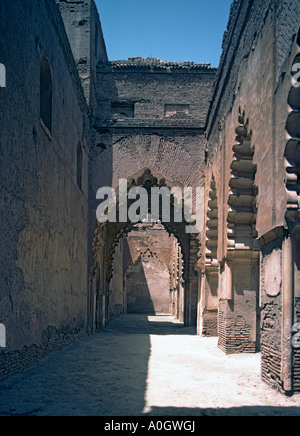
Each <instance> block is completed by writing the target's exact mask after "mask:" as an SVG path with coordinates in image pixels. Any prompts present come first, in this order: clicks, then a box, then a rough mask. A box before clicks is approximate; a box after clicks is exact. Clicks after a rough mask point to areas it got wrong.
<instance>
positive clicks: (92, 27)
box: [56, 0, 107, 110]
mask: <svg viewBox="0 0 300 436" xmlns="http://www.w3.org/2000/svg"><path fill="white" fill-rule="evenodd" d="M56 3H57V5H58V7H59V10H60V13H61V16H62V18H63V21H64V24H65V28H66V32H67V35H68V39H69V42H70V45H71V49H72V53H73V56H74V59H75V62H76V66H77V70H78V73H79V76H80V78H81V81H82V86H83V89H84V93H85V96H86V99H87V101H88V103H89V105H90V108H91V109H92V110H95V109H96V103H97V102H96V92H95V86H96V65H97V63H98V62H105V61H107V53H106V47H105V42H104V38H103V32H102V28H101V23H100V19H99V15H98V10H97V6H96V4H95V2H94V0H85V1H82V0H75V1H74V0H56Z"/></svg>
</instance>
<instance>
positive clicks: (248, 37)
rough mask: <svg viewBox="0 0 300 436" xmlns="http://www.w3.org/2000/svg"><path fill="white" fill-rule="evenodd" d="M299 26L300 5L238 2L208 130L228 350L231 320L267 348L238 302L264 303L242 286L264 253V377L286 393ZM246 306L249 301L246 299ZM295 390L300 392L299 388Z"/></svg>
mask: <svg viewBox="0 0 300 436" xmlns="http://www.w3.org/2000/svg"><path fill="white" fill-rule="evenodd" d="M299 22H300V4H299V2H298V1H294V0H288V1H273V0H264V1H261V0H259V1H258V0H248V1H234V2H233V4H232V8H231V15H230V20H229V24H228V28H227V30H226V32H225V35H224V41H223V55H222V58H221V63H220V68H219V70H218V75H217V80H216V82H215V87H214V91H213V99H212V104H211V107H210V111H209V115H208V126H207V142H208V161H209V164H210V165H209V168H208V171H207V173H206V174H207V180H206V186H207V191H208V189H209V186H210V184H211V180H212V177H213V176H214V178H215V183H216V191H217V194H218V211H219V212H218V248H217V251H218V256H217V259H218V261H219V263H220V264H221V268H222V266H223V265H224V263H225V273H224V272H223V273H222V274H220V284H219V289H220V298H221V302H220V306H221V310H220V313H219V320H220V322H219V330H220V344H224V343H226V337H227V338H230V337H231V336H232V335H234V333H233V330H232V328H233V327H232V325H231V326H229V324H230V323H229V320H230V317H232V319H233V324H234V326H237V325H238V324H237V323H238V321H239V319H240V316H242V317H243V324H245V326H249V327H250V330H252V332H253V333H254V332H255V330H257V342H256V343H259V331H258V330H259V329H258V328H257V327H258V326H259V323H258V322H257V324H256V323H255V320H254V319H255V318H254V314H255V313H256V311H257V308H258V307H257V305H255V304H254V298H253V305H252V307H251V310H248V314H247V313H245V314H244V315H242V313H241V311H242V309H241V306H240V307H239V306H237V305H236V302H237V301H238V300H239V293H240V294H242V293H243V290H247V292H249V291H251V295H252V296H253V295H255V294H257V295H258V287H256V289H255V286H253V287H252V289H251V290H250V289H249V287H248V286H246V285H244V284H243V281H244V280H245V277H246V276H247V275H249V274H250V275H249V277H248V279H249V280H252V282H253V285H255V275H257V271H258V253H259V248H261V252H262V255H261V268H260V271H261V272H260V279H259V281H260V289H261V295H260V308H261V329H262V330H261V339H260V343H261V348H262V374H263V378H264V379H265V380H267V381H268V382H269V383H271V384H273V385H276V386H278V387H279V388H280V389H281V388H282V389H284V390H285V391H287V392H289V391H291V390H292V389H293V387H291V384H292V383H291V380H292V371H293V362H292V358H291V356H292V345H291V327H292V324H293V322H294V321H295V316H292V313H293V312H294V310H293V306H294V307H295V293H297V285H295V286H294V285H293V284H292V283H297V280H295V277H297V274H298V275H299V273H298V272H299V264H297V262H295V261H293V260H292V257H293V256H292V254H291V249H290V248H287V249H283V245H286V246H289V242H288V241H287V243H286V242H285V241H286V238H289V237H290V238H291V237H292V236H291V235H289V234H288V233H285V230H284V226H285V225H286V212H287V204H288V201H290V200H288V199H289V198H291V194H290V193H288V190H287V188H288V185H287V184H286V180H287V172H286V166H285V158H284V155H285V153H286V151H285V147H286V144H287V140H288V139H287V131H286V126H287V118H288V114H289V112H290V110H291V109H290V108H289V106H288V96H289V93H290V89H291V69H292V65H293V62H294V60H295V56H296V55H297V53H299V47H297V44H296V40H297V32H298V30H299ZM298 40H299V37H298ZM293 136H294V135H293ZM291 179H292V176H291ZM295 183H296V182H295ZM290 188H291V186H290ZM293 190H294V191H296V188H295V187H294V188H293ZM295 194H296V193H295ZM295 197H297V195H294V197H293V198H294V200H293V207H294V208H295V207H296V208H297V205H296V204H295ZM298 206H299V205H298ZM243 213H244V216H243ZM247 222H248V224H247V225H248V230H247V231H246V223H247ZM233 223H235V224H234V225H233ZM291 231H292V230H291ZM204 238H205V235H203V242H204V243H205V239H204ZM251 240H252V241H251ZM258 241H259V243H260V245H259V246H258V244H257V242H258ZM238 250H242V251H240V254H242V253H244V254H242V256H245V257H246V256H247V254H246V253H248V256H249V264H250V263H251V262H254V266H255V268H254V269H253V271H252V272H250V271H248V272H247V271H246V270H245V269H243V270H241V269H240V272H239V273H238V270H237V268H238V257H239V254H238V253H239V251H238ZM255 258H257V261H254V259H255ZM251 259H252V260H251ZM255 271H256V272H255ZM243 274H245V277H244V278H243ZM292 275H293V277H294V279H292ZM251 277H252V279H251ZM248 279H247V280H248ZM291 287H292V288H291ZM291 291H292V292H291ZM290 292H291V293H290ZM243 298H244V301H246V300H245V298H246V299H247V301H249V299H248V297H247V295H246V294H245V295H244V297H243ZM251 298H252V297H251ZM230 305H231V310H229V307H228V306H230ZM249 309H250V307H249ZM228 313H229V315H230V316H228V315H227V314H228ZM222 314H223V315H224V316H222ZM251 317H252V320H251V319H250V318H251ZM228 323H229V324H228ZM255 324H256V326H255ZM227 326H228V330H227V334H226V328H227ZM240 328H241V327H240V326H239V327H238V329H237V332H236V334H237V333H238V331H239V330H240ZM251 336H252V333H251ZM224 338H225V339H224ZM243 340H245V339H243ZM247 342H248V340H246V343H247ZM294 354H295V353H294ZM296 355H297V353H296ZM296 373H297V370H296V371H295V374H296ZM294 385H295V386H294V390H295V388H296V387H297V382H295V383H294Z"/></svg>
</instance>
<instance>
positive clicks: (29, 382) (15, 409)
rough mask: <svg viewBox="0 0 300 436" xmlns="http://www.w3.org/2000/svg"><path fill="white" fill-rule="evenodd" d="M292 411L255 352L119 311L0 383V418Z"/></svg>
mask: <svg viewBox="0 0 300 436" xmlns="http://www.w3.org/2000/svg"><path fill="white" fill-rule="evenodd" d="M7 415H10V416H11V415H18V416H19V415H26V416H32V415H33V416H82V415H83V416H91V415H92V416H95V415H96V416H143V415H146V416H147V415H148V416H149V415H150V416H211V415H212V416H217V415H218V416H224V415H225V416H227V415H228V416H229V415H231V416H232V415H233V416H241V415H242V416H243V415H250V416H253V415H262V416H300V395H296V396H294V397H292V398H287V397H285V396H284V395H282V394H280V393H278V392H276V391H274V390H272V389H271V388H269V387H268V386H267V385H266V384H265V383H264V382H262V381H261V379H260V355H259V354H256V355H249V354H248V355H235V356H225V355H224V354H223V353H222V352H221V351H220V350H219V349H218V348H217V339H215V338H200V337H198V336H196V335H195V332H194V330H193V329H187V328H184V327H183V325H182V324H179V323H177V322H174V321H173V319H172V318H171V317H166V316H158V317H147V316H143V315H132V316H125V317H123V318H119V319H117V320H115V321H113V322H112V323H111V324H110V326H109V327H108V328H106V329H103V330H101V331H100V332H98V333H97V334H96V335H94V336H90V337H87V338H84V339H82V340H80V341H78V342H76V343H75V344H73V345H72V346H70V347H68V348H67V349H65V350H63V351H61V352H59V353H56V354H53V355H51V356H50V357H48V358H46V359H44V360H43V361H42V362H40V363H38V364H37V365H35V366H34V367H32V368H30V369H28V370H27V371H25V372H24V373H22V374H20V375H17V376H14V377H11V378H10V379H8V380H6V381H5V382H3V383H1V384H0V416H7Z"/></svg>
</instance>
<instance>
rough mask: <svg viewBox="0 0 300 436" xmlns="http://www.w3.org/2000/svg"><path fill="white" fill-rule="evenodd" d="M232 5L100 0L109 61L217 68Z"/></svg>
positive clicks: (220, 0) (226, 0)
mask: <svg viewBox="0 0 300 436" xmlns="http://www.w3.org/2000/svg"><path fill="white" fill-rule="evenodd" d="M231 2H232V0H96V4H97V6H98V10H99V13H100V19H101V22H102V27H103V32H104V37H105V41H106V46H107V51H108V56H109V59H110V60H114V59H127V58H129V57H134V56H142V57H157V58H160V59H162V60H168V61H177V62H183V61H194V62H197V63H199V62H207V63H210V64H212V66H215V67H217V66H218V64H219V59H220V55H221V47H222V39H223V34H224V31H225V29H226V26H227V22H228V18H229V11H230V5H231Z"/></svg>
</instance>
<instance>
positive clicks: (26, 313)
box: [0, 0, 89, 379]
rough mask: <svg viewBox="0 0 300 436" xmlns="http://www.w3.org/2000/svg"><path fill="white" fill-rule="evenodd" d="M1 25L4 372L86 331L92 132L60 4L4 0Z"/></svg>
mask: <svg viewBox="0 0 300 436" xmlns="http://www.w3.org/2000/svg"><path fill="white" fill-rule="evenodd" d="M0 28H1V43H0V58H1V62H2V63H3V64H5V65H6V68H7V87H6V88H1V89H0V123H1V140H0V141H1V142H0V146H1V158H0V173H1V197H0V203H1V205H0V209H1V227H0V239H1V247H2V248H1V254H0V256H1V259H0V275H1V277H0V286H1V291H0V322H1V323H3V324H4V325H5V326H6V332H7V348H6V349H2V350H1V351H0V362H1V364H0V367H1V370H0V378H1V379H2V378H3V377H5V376H7V375H10V374H11V373H14V372H16V371H18V370H21V369H23V368H24V367H26V366H28V365H29V364H32V363H34V362H35V361H36V360H37V359H38V358H41V357H43V356H45V355H47V354H48V353H49V352H51V351H53V350H56V349H58V348H59V347H60V346H62V345H63V344H67V343H70V342H71V341H72V340H74V339H75V338H77V337H78V336H80V335H82V334H83V333H84V331H85V326H86V314H87V307H86V301H87V264H86V258H87V244H86V239H87V213H88V211H87V197H88V192H87V181H88V152H89V139H88V119H87V115H86V114H87V106H86V101H85V98H84V94H83V91H82V88H81V83H80V80H79V77H78V75H77V71H76V65H75V62H74V59H73V57H72V53H71V50H70V46H69V42H68V39H67V36H66V33H65V29H64V25H63V22H62V20H61V16H60V14H59V11H58V9H57V6H56V3H55V2H54V1H52V0H41V1H39V2H33V1H32V0H22V1H21V0H16V1H14V2H11V1H10V0H3V1H1V4H0ZM42 57H45V58H46V59H47V61H48V63H49V66H50V71H51V76H52V114H51V115H52V126H51V131H50V130H49V129H48V128H47V127H46V126H45V124H44V123H43V122H42V121H41V119H40V62H41V59H42ZM79 144H80V147H81V160H82V161H81V165H78V150H79ZM79 168H80V170H81V171H82V174H80V176H81V177H79V174H78V171H79ZM79 180H80V185H81V188H80V186H79V184H78V183H79Z"/></svg>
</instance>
